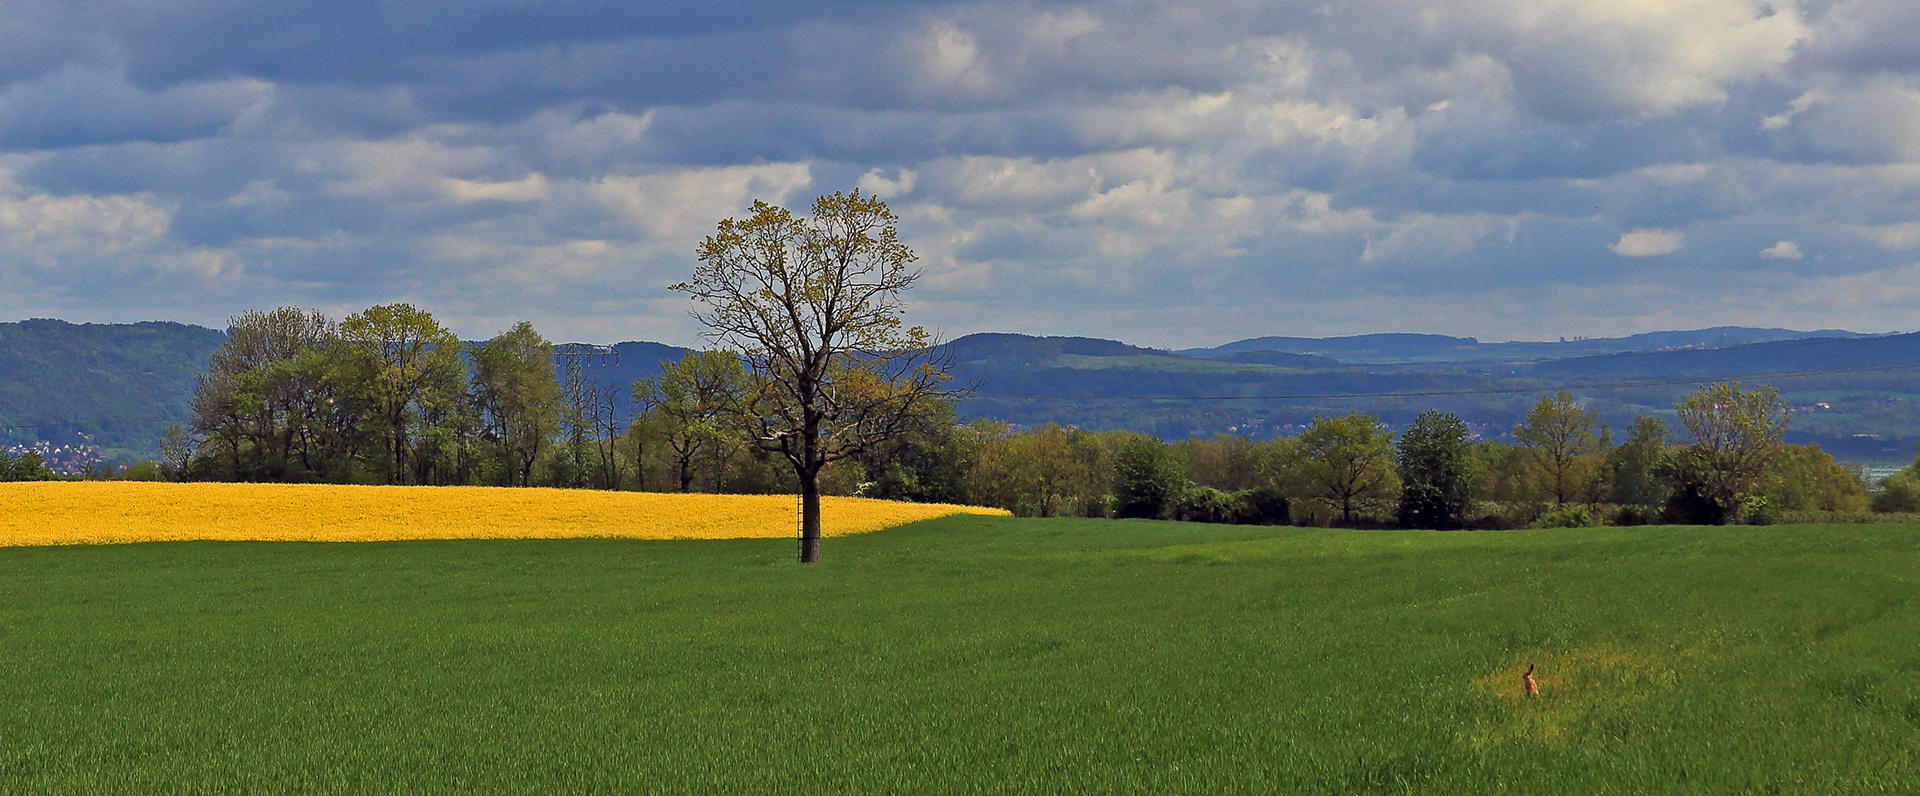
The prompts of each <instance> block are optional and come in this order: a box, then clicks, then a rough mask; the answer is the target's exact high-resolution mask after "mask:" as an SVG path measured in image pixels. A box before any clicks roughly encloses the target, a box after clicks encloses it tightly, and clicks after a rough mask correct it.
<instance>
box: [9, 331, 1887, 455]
mask: <svg viewBox="0 0 1920 796" xmlns="http://www.w3.org/2000/svg"><path fill="white" fill-rule="evenodd" d="M225 339H226V335H225V333H224V332H222V331H220V330H215V329H208V328H205V327H199V326H191V325H186V324H179V323H167V322H147V323H139V324H72V323H66V322H64V321H57V320H32V321H23V322H18V323H4V324H0V426H7V427H9V428H6V429H0V444H19V443H22V442H31V441H34V440H49V439H51V440H60V441H69V442H70V441H77V440H81V439H89V440H90V441H91V442H93V443H94V444H97V445H99V446H100V447H101V448H103V449H105V450H104V452H105V453H107V454H108V458H128V457H133V456H140V457H145V456H151V455H152V452H153V451H154V450H155V449H156V445H157V439H158V435H159V433H160V432H161V431H162V430H164V429H165V427H166V425H167V424H169V423H183V424H184V423H185V422H186V421H187V419H188V417H189V413H190V412H189V408H190V405H191V401H192V395H193V389H194V383H195V377H196V376H197V375H198V374H199V373H200V372H202V371H203V370H204V369H205V367H206V363H207V360H208V357H209V356H210V355H211V354H212V352H213V351H214V349H216V348H217V347H219V345H220V344H221V343H222V342H224V341H225ZM1751 339H1762V341H1761V342H1747V343H1743V344H1732V345H1725V346H1722V347H1713V346H1714V345H1716V344H1717V343H1721V342H1727V341H1739V340H1751ZM1262 341H1265V342H1262ZM1274 341H1279V342H1274ZM1301 341H1305V342H1301ZM1588 344H1594V345H1600V346H1601V347H1607V346H1612V347H1619V346H1622V345H1628V344H1638V345H1644V346H1646V348H1643V349H1641V350H1637V351H1626V352H1610V353H1605V354H1602V355H1587V356H1578V355H1577V354H1579V353H1580V352H1581V351H1582V350H1583V347H1590V346H1588ZM944 345H945V347H946V350H947V352H948V353H949V354H950V355H951V360H952V362H953V375H954V376H955V381H956V383H958V384H963V385H971V386H973V387H975V392H974V393H973V394H972V396H971V397H969V398H968V399H966V400H965V401H963V402H962V403H961V405H960V407H959V409H960V414H961V417H962V419H972V418H977V417H986V418H993V419H999V420H1007V421H1011V422H1014V423H1017V424H1020V425H1025V426H1030V425H1038V424H1044V423H1047V422H1060V423H1066V424H1072V425H1076V426H1080V427H1083V428H1089V429H1110V428H1132V429H1136V430H1141V431H1146V432H1149V433H1153V434H1156V435H1158V436H1162V437H1166V438H1183V437H1187V436H1191V435H1211V434H1215V433H1223V432H1225V433H1238V434H1244V435H1247V436H1250V437H1255V438H1264V437H1272V436H1278V435H1284V434H1290V433H1293V432H1294V431H1295V430H1297V429H1298V428H1299V427H1301V426H1303V425H1304V424H1306V423H1307V422H1309V421H1311V420H1312V418H1313V416H1314V415H1315V414H1320V413H1343V412H1346V411H1348V410H1351V409H1361V410H1364V411H1369V412H1374V413H1376V414H1378V415H1380V416H1381V418H1382V419H1383V420H1385V421H1386V422H1388V423H1389V424H1391V425H1396V426H1397V425H1398V424H1401V423H1404V422H1406V421H1407V420H1409V419H1411V418H1412V417H1413V416H1414V415H1416V414H1418V413H1420V412H1422V411H1425V410H1427V409H1436V408H1437V409H1441V410H1444V411H1451V412H1456V413H1458V414H1459V415H1460V416H1461V417H1462V418H1464V419H1466V420H1467V421H1468V422H1469V423H1470V424H1471V425H1473V427H1474V429H1475V430H1476V432H1477V433H1480V434H1482V435H1484V436H1494V437H1498V436H1501V435H1503V434H1505V433H1506V431H1508V430H1510V429H1511V428H1512V426H1513V424H1514V423H1515V422H1518V419H1519V418H1520V417H1521V416H1523V415H1524V414H1525V412H1526V411H1527V409H1528V408H1530V407H1531V405H1532V404H1533V403H1535V402H1537V401H1538V400H1539V399H1540V397H1541V396H1542V395H1543V394H1546V393H1548V392H1550V391H1552V390H1555V389H1559V388H1562V387H1572V388H1574V389H1575V392H1576V393H1578V394H1580V395H1581V397H1582V398H1583V399H1586V400H1588V401H1590V402H1591V403H1592V404H1593V405H1594V406H1595V407H1596V408H1597V409H1599V410H1600V412H1601V417H1602V419H1603V420H1605V421H1608V422H1610V423H1613V424H1614V425H1615V427H1624V425H1625V424H1626V423H1628V422H1630V421H1631V418H1632V416H1633V415H1634V414H1635V413H1637V412H1663V411H1669V410H1670V409H1671V407H1672V406H1673V405H1674V404H1675V403H1676V401H1677V399H1678V397H1680V396H1683V395H1684V394H1685V392H1686V391H1687V390H1688V389H1690V385H1689V384H1684V383H1682V384H1655V385H1641V386H1631V387H1610V386H1608V385H1615V384H1619V383H1621V382H1635V383H1638V382H1645V381H1663V380H1686V379H1702V380H1704V379H1738V378H1746V379H1747V380H1749V381H1753V380H1754V379H1753V378H1752V377H1754V376H1756V375H1766V374H1780V373H1782V372H1802V371H1811V373H1807V374H1805V375H1793V376H1782V377H1777V378H1775V377H1769V378H1767V379H1765V380H1766V381H1768V382H1769V383H1774V384H1776V385H1778V386H1779V387H1780V388H1781V390H1782V391H1783V392H1784V393H1785V394H1786V395H1787V397H1788V398H1789V400H1790V401H1791V402H1792V403H1793V404H1794V406H1795V407H1796V413H1795V416H1794V419H1793V426H1792V429H1791V432H1790V434H1791V436H1792V438H1793V439H1794V440H1795V441H1801V442H1809V441H1810V442H1819V443H1821V444H1822V445H1824V446H1826V447H1827V449H1828V450H1829V451H1832V452H1834V453H1835V454H1836V455H1839V456H1841V457H1842V458H1843V459H1848V460H1853V461H1886V462H1904V461H1906V460H1907V459H1909V458H1910V457H1911V456H1912V455H1913V450H1914V443H1915V442H1916V441H1920V368H1913V367H1906V366H1905V365H1908V364H1913V363H1920V335H1882V336H1865V335H1858V334H1854V333H1852V332H1794V331H1791V330H1778V329H1746V328H1739V327H1727V328H1720V329H1704V330H1697V331H1692V332H1660V333H1651V334H1644V335H1635V336H1632V337H1626V338H1614V339H1613V340H1611V341H1574V342H1569V343H1566V344H1560V343H1527V344H1521V343H1495V344H1483V343H1479V342H1477V341H1475V340H1473V339H1472V338H1464V337H1445V336H1441V335H1364V336H1359V337H1346V338H1328V339H1326V340H1321V341H1317V342H1316V341H1312V340H1308V339H1306V338H1260V339H1258V340H1251V341H1241V342H1239V343H1234V344H1229V345H1228V346H1220V347H1217V348H1213V349H1205V350H1201V351H1188V352H1174V351H1166V350H1160V349H1153V348H1147V347H1141V346H1135V345H1130V344H1127V343H1124V342H1120V341H1115V340H1102V339H1096V338H1088V337H1036V336H1029V335H1020V334H1001V333H993V334H973V335H967V336H964V337H960V338H958V339H955V340H952V341H950V342H947V343H945V344H944ZM1527 346H1534V347H1536V348H1537V349H1538V350H1541V351H1548V352H1552V353H1559V354H1563V355H1567V356H1561V357H1558V358H1554V357H1547V356H1544V355H1538V354H1529V355H1527V356H1519V357H1511V358H1489V357H1488V356H1487V355H1486V352H1487V351H1488V350H1497V351H1505V352H1509V353H1513V352H1520V353H1527V352H1529V351H1533V350H1534V349H1529V348H1527ZM1282 347H1286V348H1293V349H1295V350H1291V351H1288V350H1278V348H1282ZM584 348H585V346H583V345H578V344H570V343H561V344H559V346H558V349H559V350H561V351H563V352H564V351H567V350H569V349H575V350H581V349H584ZM1660 349H1668V350H1660ZM595 350H596V353H590V354H585V355H583V356H580V357H579V358H578V360H577V361H578V362H579V363H580V365H581V371H582V373H583V375H585V376H587V377H588V378H589V379H590V380H592V381H594V382H597V383H600V384H623V385H624V384H627V383H630V382H632V381H634V380H636V379H640V378H644V377H648V376H653V375H656V374H658V373H659V364H660V363H661V362H665V361H675V360H677V359H679V358H680V357H681V356H684V355H685V354H686V353H687V349H685V348H680V347H676V346H670V345H664V344H660V343H649V342H625V343H619V344H616V345H614V346H612V349H611V351H607V352H606V353H597V352H599V351H605V349H595ZM1449 350H1451V351H1455V352H1461V351H1464V352H1466V353H1465V354H1461V355H1460V356H1458V357H1456V358H1452V359H1448V358H1445V357H1443V356H1442V355H1443V354H1444V353H1445V352H1446V351H1449ZM1368 352H1371V354H1369V353H1368ZM1383 352H1386V353H1395V354H1397V355H1400V357H1399V359H1397V360H1395V361H1393V362H1375V361H1369V357H1370V356H1372V355H1378V354H1382V353H1383ZM1422 352H1424V353H1422ZM1335 354H1341V355H1344V356H1345V357H1348V358H1342V356H1335ZM1423 358H1424V359H1423ZM560 361H561V362H562V363H564V362H566V361H567V359H566V357H564V356H563V357H561V358H560ZM1862 368H1865V369H1862ZM1835 369H1840V370H1845V371H1847V372H1843V373H1832V372H1829V371H1833V370H1835ZM1383 393H1384V394H1385V395H1383ZM1356 395H1358V396H1360V397H1351V396H1356ZM1229 397H1238V398H1240V399H1241V400H1219V399H1221V398H1229ZM81 435H86V436H85V437H82V436H81Z"/></svg>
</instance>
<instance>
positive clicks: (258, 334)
mask: <svg viewBox="0 0 1920 796" xmlns="http://www.w3.org/2000/svg"><path fill="white" fill-rule="evenodd" d="M745 384H746V381H745V371H744V369H743V368H742V365H741V362H740V360H739V358H738V357H734V356H729V355H723V354H716V353H712V352H702V353H698V354H694V355H693V356H690V357H688V358H687V360H685V361H683V362H680V363H677V364H673V365H671V366H669V367H667V368H665V369H664V372H663V373H662V375H661V377H659V378H656V379H645V380H642V381H641V382H640V383H637V384H634V385H631V386H629V385H625V384H620V385H612V384H600V383H596V382H595V381H593V380H591V379H589V378H587V376H586V374H585V373H584V371H583V370H582V368H581V367H580V358H579V357H577V356H576V357H569V356H566V352H564V351H556V347H555V346H554V344H553V343H551V342H549V341H548V340H547V339H546V338H544V337H542V336H541V335H540V333H539V332H538V331H536V330H535V329H534V328H533V326H532V325H531V324H529V323H525V322H521V323H518V324H515V325H514V326H513V327H512V328H510V329H507V330H506V331H503V332H501V333H500V334H498V335H496V336H494V337H493V338H492V339H489V340H486V341H483V342H479V343H472V344H468V343H463V342H461V341H460V340H459V339H458V338H457V337H456V336H455V335H453V333H451V332H449V331H447V330H446V329H445V328H444V327H443V326H441V325H440V324H439V323H438V322H437V321H436V320H435V319H434V318H433V317H432V315H431V314H429V313H427V312H425V311H422V310H420V309H418V308H415V307H412V306H410V305H406V304H392V305H384V306H378V307H372V308H369V309H367V310H366V311H364V312H361V313H357V314H355V315H352V316H349V317H347V318H345V319H344V320H341V321H339V322H337V323H336V322H334V321H332V320H330V319H328V318H326V317H325V316H323V315H321V314H320V313H317V312H307V311H303V310H299V309H295V308H289V307H283V308H281V309H277V310H272V311H267V312H248V313H246V314H244V315H241V316H239V317H236V318H233V319H232V320H231V322H230V326H229V337H228V341H227V343H226V344H225V345H223V346H222V347H221V348H220V349H219V351H217V352H216V353H215V354H214V356H213V358H212V361H211V363H210V365H209V368H208V371H207V373H206V374H204V375H203V376H202V377H201V378H200V383H199V386H198V389H197V391H196V393H195V397H194V417H193V421H192V424H191V427H190V428H181V427H174V428H170V429H168V430H167V433H166V434H165V436H163V437H162V439H161V445H160V447H161V462H160V464H161V468H162V469H163V470H164V471H165V472H167V473H168V474H170V475H173V476H175V477H184V478H193V479H218V480H272V481H328V482H340V483H387V484H485V485H499V486H522V487H525V486H566V487H594V488H603V489H679V490H681V491H687V490H691V489H694V488H696V487H697V488H701V489H706V490H721V489H735V490H739V489H745V490H749V491H760V490H766V489H780V488H787V487H791V486H792V485H791V484H789V483H782V482H781V481H780V479H779V478H778V474H777V473H769V472H767V470H768V469H769V468H767V467H766V466H765V465H766V461H765V459H766V457H764V456H758V457H756V456H752V455H746V456H744V457H743V456H742V451H741V447H742V445H741V444H740V439H739V438H738V436H737V435H731V434H729V433H728V432H727V431H726V430H724V429H722V428H721V425H720V421H719V418H718V416H717V410H716V407H718V406H720V405H722V404H724V402H725V401H726V400H730V399H732V398H737V397H738V396H739V395H741V394H742V393H743V392H744V390H745ZM736 459H740V461H739V462H736V461H735V460H736ZM748 463H751V464H753V465H759V466H758V467H757V468H748V467H745V466H735V465H737V464H738V465H745V464H748ZM749 469H752V470H753V471H752V472H747V470H749Z"/></svg>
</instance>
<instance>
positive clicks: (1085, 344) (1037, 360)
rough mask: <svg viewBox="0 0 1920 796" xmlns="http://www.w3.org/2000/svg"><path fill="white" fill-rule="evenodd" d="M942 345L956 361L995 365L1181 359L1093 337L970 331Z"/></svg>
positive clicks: (1175, 355)
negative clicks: (1070, 359) (1091, 359)
mask: <svg viewBox="0 0 1920 796" xmlns="http://www.w3.org/2000/svg"><path fill="white" fill-rule="evenodd" d="M945 348H946V350H948V351H950V352H952V354H953V357H954V360H955V361H956V362H965V363H973V362H991V363H994V364H998V365H1025V366H1033V365H1043V364H1048V363H1052V362H1057V361H1058V360H1059V358H1060V357H1063V356H1076V357H1134V356H1149V357H1167V358H1170V359H1183V358H1184V357H1181V356H1180V355H1178V354H1175V353H1173V352H1170V351H1158V350H1154V349H1151V348H1140V347H1138V346H1131V345H1127V344H1126V343H1122V342H1120V341H1118V340H1101V339H1098V338H1093V337H1034V336H1031V335H1024V334H1001V333H996V332H986V333H981V334H970V335H967V336H965V337H962V338H959V339H957V340H954V341H952V342H950V343H947V344H946V346H945Z"/></svg>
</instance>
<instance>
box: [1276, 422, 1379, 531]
mask: <svg viewBox="0 0 1920 796" xmlns="http://www.w3.org/2000/svg"><path fill="white" fill-rule="evenodd" d="M1296 444H1297V445H1298V446H1299V451H1300V455H1301V457H1302V459H1303V469H1304V471H1305V474H1306V477H1307V479H1308V481H1309V482H1310V483H1311V484H1312V486H1313V491H1314V497H1315V498H1317V499H1319V500H1320V501H1321V502H1322V503H1325V504H1326V505H1327V506H1329V507H1331V508H1332V509H1333V510H1335V511H1338V512H1340V521H1341V523H1342V524H1345V525H1352V524H1353V521H1354V517H1355V515H1356V514H1358V513H1359V512H1361V511H1365V510H1367V509H1369V508H1372V507H1374V506H1377V505H1379V504H1381V503H1384V502H1386V501H1388V500H1391V499H1392V497H1393V496H1394V494H1395V492H1396V490H1397V489H1398V488H1399V484H1398V483H1397V480H1396V478H1395V475H1394V472H1393V432H1391V431H1388V430H1386V429H1385V428H1382V427H1381V426H1380V418H1378V417H1376V416H1374V415H1372V414H1368V413H1365V412H1358V411H1355V412H1349V413H1347V414H1345V415H1341V416H1337V417H1327V416H1325V415H1316V416H1315V417H1314V418H1313V423H1312V424H1310V425H1308V426H1307V428H1306V430H1305V431H1302V432H1300V436H1299V439H1298V440H1297V443H1296Z"/></svg>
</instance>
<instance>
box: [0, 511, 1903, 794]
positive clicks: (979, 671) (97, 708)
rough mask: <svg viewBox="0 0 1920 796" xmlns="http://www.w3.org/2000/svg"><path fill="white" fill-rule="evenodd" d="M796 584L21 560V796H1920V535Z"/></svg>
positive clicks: (938, 552)
mask: <svg viewBox="0 0 1920 796" xmlns="http://www.w3.org/2000/svg"><path fill="white" fill-rule="evenodd" d="M792 554H793V544H792V543H791V542H778V541H773V542H769V541H725V542H657V541H656V542H637V541H602V540H571V541H459V542H409V543H374V544H295V543H167V544H141V545H123V546H105V547H71V548H4V549H0V792H6V793H29V792H33V793H38V792H99V793H119V792H127V791H155V792H195V793H222V792H263V793H274V792H322V791H324V792H395V793H431V792H488V791H500V792H649V791H661V790H672V791H705V792H731V793H757V792H832V793H949V792H951V793H974V792H982V793H988V792H1006V793H1036V792H1129V791H1131V792H1154V793H1178V792H1325V793H1356V792H1407V791H1417V792H1432V793H1475V792H1480V793H1556V792H1592V793H1642V792H1729V793H1731V792H1742V793H1744V792H1778V793H1833V792H1852V793H1882V792H1884V793H1898V792H1908V793H1911V792H1914V790H1915V789H1917V788H1920V602H1916V595H1920V529H1916V528H1913V527H1906V526H1780V527H1769V528H1711V529H1700V528H1630V529H1597V530H1595V529H1589V530H1556V531H1510V532H1497V533H1422V532H1343V531H1316V530H1302V529H1292V528H1233V527H1222V526H1199V525H1179V524H1171V523H1146V522H1110V521H1094V520H1016V519H1003V518H979V517H957V518H948V519H944V520H935V521H930V522H925V523H920V524H918V525H913V526H907V527H904V528H899V529H895V530H892V531H884V532H881V533H876V534H872V535H867V536H859V537H847V538H836V539H829V540H828V541H827V547H826V554H827V561H826V562H825V563H823V564H821V565H817V566H813V567H804V568H803V567H801V566H799V565H797V564H794V563H791V562H790V561H791V558H792ZM1529 662H1532V663H1535V664H1538V665H1539V666H1540V674H1539V677H1540V683H1541V687H1542V689H1543V692H1544V693H1543V696H1542V698H1540V699H1538V700H1534V701H1529V700H1525V699H1523V698H1521V697H1520V696H1519V693H1520V682H1519V674H1520V672H1521V671H1522V670H1524V668H1525V667H1526V665H1527V664H1528V663H1529Z"/></svg>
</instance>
